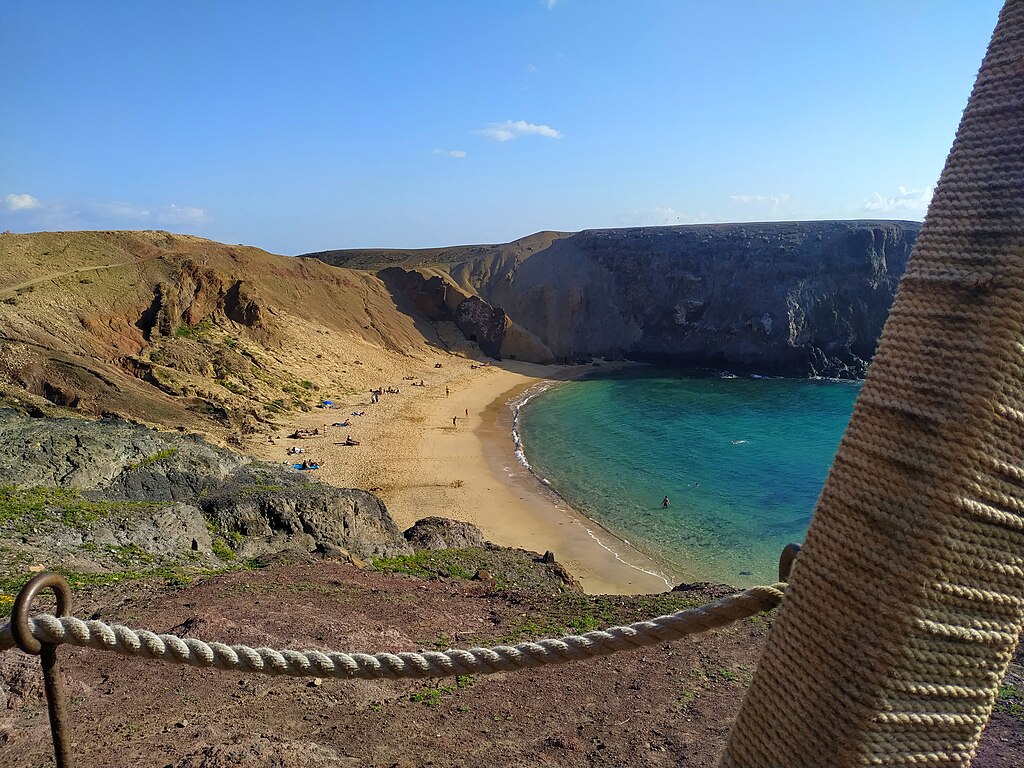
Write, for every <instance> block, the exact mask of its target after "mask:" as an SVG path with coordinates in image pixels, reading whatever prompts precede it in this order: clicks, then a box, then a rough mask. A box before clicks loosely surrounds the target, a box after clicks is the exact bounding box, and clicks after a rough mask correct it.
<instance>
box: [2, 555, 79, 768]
mask: <svg viewBox="0 0 1024 768" xmlns="http://www.w3.org/2000/svg"><path fill="white" fill-rule="evenodd" d="M48 587H49V588H50V589H52V590H53V593H54V595H56V596H57V615H58V616H67V615H68V614H69V613H70V612H71V588H70V587H69V586H68V583H67V582H66V581H64V578H63V577H62V576H59V575H57V574H56V573H40V574H39V575H38V576H36V577H34V578H33V579H32V580H30V581H29V582H28V584H26V585H25V586H24V587H23V588H22V590H21V592H19V593H18V596H17V597H16V598H15V599H14V610H13V612H12V613H11V633H12V634H13V635H14V642H15V643H17V644H18V647H19V648H21V650H23V651H24V652H25V653H29V654H32V655H33V656H39V659H40V663H41V664H42V667H43V686H44V689H45V690H46V708H47V710H48V711H49V714H50V734H51V736H53V756H54V758H55V759H56V761H57V768H71V765H72V763H71V734H70V732H69V730H68V729H67V728H66V726H65V724H66V722H67V717H66V710H67V707H66V706H65V703H66V702H65V699H64V689H63V687H62V685H61V681H60V668H59V667H58V666H57V646H56V645H55V644H53V643H41V642H40V641H39V640H37V639H36V638H35V637H33V636H32V630H31V628H30V626H29V617H28V609H29V608H30V607H31V605H32V601H33V600H34V599H35V597H36V595H37V594H38V593H39V591H40V590H42V589H46V588H48Z"/></svg>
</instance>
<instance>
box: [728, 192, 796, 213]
mask: <svg viewBox="0 0 1024 768" xmlns="http://www.w3.org/2000/svg"><path fill="white" fill-rule="evenodd" d="M729 199H730V200H732V201H733V202H734V203H744V204H747V205H769V206H771V209H772V210H773V211H777V210H779V208H781V207H782V206H783V205H785V204H786V203H787V202H789V195H729Z"/></svg>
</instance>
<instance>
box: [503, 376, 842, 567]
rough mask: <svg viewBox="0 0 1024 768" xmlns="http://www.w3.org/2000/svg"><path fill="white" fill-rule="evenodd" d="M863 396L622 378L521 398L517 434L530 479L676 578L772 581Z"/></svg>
mask: <svg viewBox="0 0 1024 768" xmlns="http://www.w3.org/2000/svg"><path fill="white" fill-rule="evenodd" d="M859 391H860V384H859V383H856V382H841V381H821V380H808V379H770V378H757V379H751V378H682V377H680V376H678V375H677V374H673V373H669V372H663V371H655V370H650V369H643V370H629V371H624V372H620V373H618V374H613V375H610V376H607V377H602V378H589V379H584V380H580V381H571V382H565V383H560V384H556V385H552V384H550V383H547V384H544V385H540V386H539V387H537V388H534V389H533V390H531V391H529V392H527V393H526V394H525V395H524V396H523V397H521V398H520V399H519V401H518V402H516V403H514V404H513V410H514V411H515V412H516V415H515V421H514V429H515V438H516V441H517V447H518V454H519V456H520V460H521V461H522V462H523V463H524V464H526V466H528V467H529V468H530V470H531V471H532V472H533V473H534V474H535V475H537V477H538V478H540V479H541V480H542V481H543V482H544V483H545V484H546V485H548V486H549V487H550V488H551V489H553V490H554V491H555V492H557V493H558V494H560V495H561V496H563V497H564V498H565V500H566V501H567V502H568V503H569V504H571V505H572V506H573V507H574V508H575V509H577V510H578V511H580V512H582V513H583V514H585V515H587V516H588V517H590V518H592V519H593V520H595V521H597V522H598V523H600V524H601V525H602V526H604V527H605V528H607V529H608V530H609V531H610V532H612V533H613V534H615V535H616V536H617V537H619V538H621V539H624V540H626V541H628V542H629V543H630V544H631V545H633V546H634V547H636V548H637V549H639V550H640V551H642V552H644V553H645V554H647V555H650V556H651V557H653V558H654V559H655V560H656V561H658V562H660V563H662V564H663V565H664V567H665V575H666V576H667V577H668V578H669V580H670V581H672V582H673V583H678V582H681V581H716V582H724V583H728V584H734V585H737V586H749V585H753V584H759V583H771V582H773V581H775V580H776V578H777V568H778V558H779V553H780V552H781V551H782V548H783V547H784V546H785V545H786V544H788V543H789V542H792V541H796V542H800V541H802V540H803V537H804V535H805V534H806V532H807V526H808V524H809V523H810V519H811V515H812V513H813V511H814V505H815V502H816V501H817V498H818V495H819V493H820V492H821V487H822V485H823V483H824V481H825V476H826V475H827V474H828V469H829V466H830V465H831V463H832V458H833V456H834V455H835V452H836V449H837V448H838V446H839V440H840V438H841V437H842V433H843V430H844V428H845V427H846V423H847V421H849V418H850V415H851V413H852V412H853V405H854V401H855V399H856V397H857V394H858V392H859ZM664 496H668V497H669V499H670V506H669V507H668V508H664V507H662V499H663V497H664Z"/></svg>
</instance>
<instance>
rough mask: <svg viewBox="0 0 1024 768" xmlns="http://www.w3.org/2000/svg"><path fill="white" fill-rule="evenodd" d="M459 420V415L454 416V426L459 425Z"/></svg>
mask: <svg viewBox="0 0 1024 768" xmlns="http://www.w3.org/2000/svg"><path fill="white" fill-rule="evenodd" d="M458 422H459V417H458V416H452V426H453V427H457V426H458Z"/></svg>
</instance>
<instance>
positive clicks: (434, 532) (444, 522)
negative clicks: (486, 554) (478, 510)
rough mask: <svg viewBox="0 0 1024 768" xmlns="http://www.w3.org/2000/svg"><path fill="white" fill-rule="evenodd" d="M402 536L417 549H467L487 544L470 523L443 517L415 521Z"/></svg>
mask: <svg viewBox="0 0 1024 768" xmlns="http://www.w3.org/2000/svg"><path fill="white" fill-rule="evenodd" d="M404 536H405V540H406V541H408V542H409V543H410V544H411V545H412V546H414V547H416V548H417V549H469V548H470V547H483V546H486V544H487V542H486V541H485V540H484V535H483V533H481V532H480V529H479V528H477V527H476V526H475V525H473V524H472V523H464V522H462V521H461V520H448V519H446V518H444V517H425V518H423V519H422V520H417V521H416V524H415V525H413V527H412V528H410V529H408V530H407V531H406V532H405V534H404Z"/></svg>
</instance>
